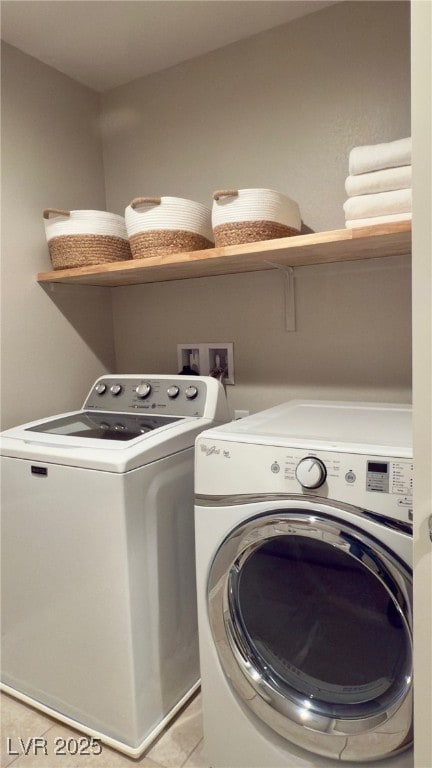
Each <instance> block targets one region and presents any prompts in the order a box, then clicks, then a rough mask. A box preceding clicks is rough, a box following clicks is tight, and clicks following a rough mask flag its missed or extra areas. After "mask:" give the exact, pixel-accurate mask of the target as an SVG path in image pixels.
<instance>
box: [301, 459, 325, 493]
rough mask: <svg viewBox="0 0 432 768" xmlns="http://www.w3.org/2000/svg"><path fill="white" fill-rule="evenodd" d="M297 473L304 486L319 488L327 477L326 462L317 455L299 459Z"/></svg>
mask: <svg viewBox="0 0 432 768" xmlns="http://www.w3.org/2000/svg"><path fill="white" fill-rule="evenodd" d="M295 473H296V477H297V480H298V481H299V483H300V485H301V486H302V488H319V487H320V486H321V485H323V484H324V483H325V480H326V477H327V470H326V467H325V464H324V463H323V462H322V461H321V459H317V458H316V456H307V457H306V458H304V459H302V460H301V461H299V463H298V464H297V467H296V471H295Z"/></svg>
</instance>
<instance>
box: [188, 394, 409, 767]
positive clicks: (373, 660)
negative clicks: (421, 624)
mask: <svg viewBox="0 0 432 768" xmlns="http://www.w3.org/2000/svg"><path fill="white" fill-rule="evenodd" d="M195 461H196V464H195V493H196V499H195V504H196V506H195V537H196V565H197V590H198V624H199V637H200V657H201V682H202V689H203V715H204V737H205V746H206V756H207V760H208V762H209V765H210V766H211V768H286V766H289V767H290V768H294V767H297V766H302V768H312V766H313V767H314V768H316V767H317V766H326V768H331V767H333V766H334V765H335V762H337V761H339V760H341V761H342V760H346V761H352V762H355V763H357V764H362V765H363V764H365V765H366V764H367V765H368V766H371V765H382V766H384V764H386V765H391V766H394V767H395V766H399V767H402V766H404V767H407V766H412V761H413V756H412V749H410V745H411V743H412V615H411V614H412V597H411V586H412V570H411V568H412V475H413V463H412V441H411V408H410V407H409V406H407V405H389V404H373V403H348V402H345V403H344V402H325V401H291V402H288V403H286V404H283V405H280V406H276V407H275V408H271V409H269V410H267V411H264V412H262V413H259V414H255V415H253V416H250V417H247V418H245V419H242V420H240V421H237V422H232V423H230V424H226V425H225V426H221V427H216V428H215V429H211V430H209V431H205V432H202V433H201V435H200V436H199V437H198V439H197V442H196V451H195ZM382 759H384V763H381V760H382Z"/></svg>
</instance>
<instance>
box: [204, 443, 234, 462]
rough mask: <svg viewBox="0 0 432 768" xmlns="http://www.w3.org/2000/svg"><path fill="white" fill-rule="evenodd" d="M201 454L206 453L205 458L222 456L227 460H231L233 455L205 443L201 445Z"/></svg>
mask: <svg viewBox="0 0 432 768" xmlns="http://www.w3.org/2000/svg"><path fill="white" fill-rule="evenodd" d="M201 453H204V454H205V456H220V455H222V456H223V457H224V458H225V459H230V458H231V455H230V452H229V451H226V450H224V451H222V450H221V449H220V448H217V447H216V446H215V445H206V444H205V443H201Z"/></svg>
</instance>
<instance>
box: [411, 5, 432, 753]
mask: <svg viewBox="0 0 432 768" xmlns="http://www.w3.org/2000/svg"><path fill="white" fill-rule="evenodd" d="M412 35H413V37H412V40H413V57H412V74H411V76H412V88H413V120H412V128H413V162H414V165H413V185H414V187H413V364H414V365H413V388H414V391H413V401H414V508H415V517H414V669H415V670H417V673H416V677H415V691H416V705H415V708H414V713H415V722H414V728H415V734H416V737H415V745H414V758H415V759H414V763H415V768H430V766H431V765H432V730H431V727H430V724H431V722H432V543H431V540H430V536H429V524H430V522H431V518H430V516H431V514H432V309H431V296H432V260H431V254H432V224H431V210H432V157H431V148H432V104H431V94H432V53H431V39H432V5H431V3H424V2H422V0H415V1H414V2H413V3H412Z"/></svg>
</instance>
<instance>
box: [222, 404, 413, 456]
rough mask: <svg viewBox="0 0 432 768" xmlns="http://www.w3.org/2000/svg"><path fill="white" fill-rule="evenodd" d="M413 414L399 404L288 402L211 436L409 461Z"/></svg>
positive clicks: (233, 424) (228, 426) (224, 428)
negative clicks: (384, 456) (397, 457)
mask: <svg viewBox="0 0 432 768" xmlns="http://www.w3.org/2000/svg"><path fill="white" fill-rule="evenodd" d="M411 410H412V409H411V406H410V405H406V404H398V403H364V402H341V401H325V400H291V401H289V402H287V403H282V404H281V405H277V406H275V407H274V408H269V409H267V410H265V411H261V412H260V413H256V414H253V415H252V416H247V417H246V418H244V419H239V420H238V421H235V422H231V423H229V424H224V425H223V426H221V427H217V428H216V429H214V430H212V437H213V438H218V437H220V439H223V440H232V441H236V442H247V443H257V444H266V445H290V446H297V447H304V448H307V449H308V450H313V449H315V448H316V449H323V450H338V451H343V452H349V453H370V452H372V453H374V455H377V454H378V455H380V454H385V455H389V456H406V457H410V456H412V428H411V421H412V418H411Z"/></svg>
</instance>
